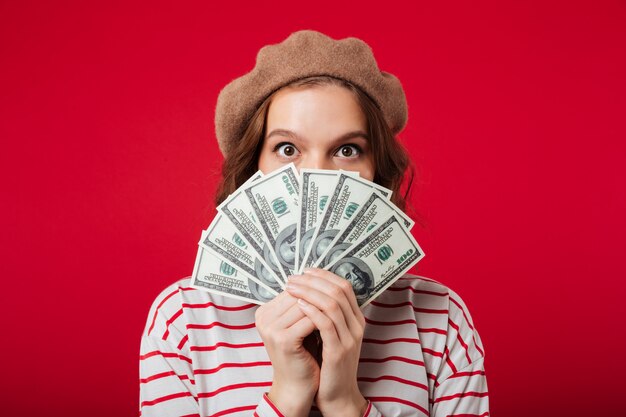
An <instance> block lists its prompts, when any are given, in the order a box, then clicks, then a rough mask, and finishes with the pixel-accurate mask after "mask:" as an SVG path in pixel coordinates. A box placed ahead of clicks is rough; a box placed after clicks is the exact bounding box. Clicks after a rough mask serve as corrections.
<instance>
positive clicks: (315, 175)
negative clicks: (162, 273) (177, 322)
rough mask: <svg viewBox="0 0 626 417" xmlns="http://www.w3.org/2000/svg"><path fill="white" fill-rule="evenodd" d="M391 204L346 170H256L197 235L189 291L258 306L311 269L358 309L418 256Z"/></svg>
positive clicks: (404, 219)
mask: <svg viewBox="0 0 626 417" xmlns="http://www.w3.org/2000/svg"><path fill="white" fill-rule="evenodd" d="M390 197H391V191H390V190H388V189H387V188H384V187H381V186H380V185H378V184H375V183H373V182H371V181H368V180H366V179H363V178H361V177H360V176H359V174H358V173H356V172H351V171H335V170H319V169H302V170H300V172H299V173H298V171H297V170H296V168H295V166H294V165H293V164H289V165H286V166H283V167H281V168H280V169H277V170H275V171H273V172H271V173H269V174H267V175H263V173H261V171H259V172H257V173H255V174H254V175H253V176H252V177H251V178H250V179H249V180H248V181H246V182H245V183H244V184H243V185H242V186H241V187H239V188H238V189H237V191H235V192H234V193H233V194H231V195H230V196H229V197H228V198H227V199H226V200H225V201H224V202H223V203H222V204H221V205H220V206H219V207H218V208H217V215H216V216H215V218H214V219H213V221H212V222H211V224H210V225H209V227H208V228H207V230H205V231H203V232H202V237H201V239H200V242H199V245H198V246H199V248H198V255H197V257H196V263H195V266H194V270H193V275H192V280H191V282H192V286H193V287H195V288H199V289H203V290H206V291H209V292H212V293H216V294H220V295H224V296H228V297H232V298H236V299H238V300H243V301H249V302H252V303H256V304H264V303H266V302H268V301H270V300H272V299H273V298H274V297H275V296H276V295H278V293H280V292H281V291H283V289H284V288H285V283H286V282H287V280H288V277H289V276H290V275H293V274H296V273H301V272H302V270H303V269H304V268H307V267H316V268H323V269H327V270H329V271H331V272H333V273H335V274H337V275H339V276H341V277H343V278H345V279H347V280H349V281H350V283H351V284H352V288H353V289H354V293H355V295H356V298H357V301H358V303H359V305H360V306H361V307H363V306H365V305H367V304H368V303H369V302H370V301H372V300H373V299H374V298H375V297H376V296H377V295H378V294H380V293H381V292H382V291H384V290H385V289H386V288H387V287H389V286H390V285H391V284H392V283H393V282H394V281H395V280H397V279H398V278H400V277H401V276H402V275H403V274H404V273H406V272H407V271H408V270H409V269H410V268H411V267H413V266H414V265H415V264H416V263H417V262H419V261H420V260H421V259H422V258H423V257H424V253H423V251H422V249H421V248H420V247H419V245H418V243H417V242H416V241H415V239H414V238H413V236H412V235H411V233H410V230H411V228H412V227H413V224H414V222H413V220H411V219H410V218H409V217H408V216H407V215H406V214H405V213H403V212H402V211H401V210H400V209H399V208H398V207H396V206H395V205H394V204H393V203H392V202H391V201H390Z"/></svg>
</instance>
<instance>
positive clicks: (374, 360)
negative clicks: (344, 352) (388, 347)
mask: <svg viewBox="0 0 626 417" xmlns="http://www.w3.org/2000/svg"><path fill="white" fill-rule="evenodd" d="M389 361H399V362H405V363H410V364H412V365H419V366H424V362H422V361H418V360H415V359H409V358H405V357H403V356H387V357H386V358H360V359H359V363H382V362H389Z"/></svg>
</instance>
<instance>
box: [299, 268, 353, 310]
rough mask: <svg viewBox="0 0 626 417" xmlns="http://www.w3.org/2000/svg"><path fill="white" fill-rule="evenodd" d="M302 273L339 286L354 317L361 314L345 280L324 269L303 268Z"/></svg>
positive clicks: (350, 288)
mask: <svg viewBox="0 0 626 417" xmlns="http://www.w3.org/2000/svg"><path fill="white" fill-rule="evenodd" d="M304 273H305V274H308V275H313V276H316V277H321V278H325V279H327V280H329V281H330V282H333V283H334V284H336V285H339V286H340V287H341V289H342V290H343V291H344V293H345V294H346V296H347V297H348V300H349V301H350V307H351V308H352V311H353V312H354V314H355V315H356V316H358V315H360V314H361V308H360V307H359V304H358V303H357V301H356V297H355V296H354V290H353V289H352V285H351V284H350V282H349V281H348V280H347V279H345V278H342V277H340V276H339V275H337V274H333V273H332V272H330V271H327V270H325V269H319V268H305V270H304Z"/></svg>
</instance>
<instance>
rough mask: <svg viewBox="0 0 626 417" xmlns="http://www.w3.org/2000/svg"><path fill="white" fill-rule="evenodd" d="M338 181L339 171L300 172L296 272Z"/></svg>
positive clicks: (306, 170)
mask: <svg viewBox="0 0 626 417" xmlns="http://www.w3.org/2000/svg"><path fill="white" fill-rule="evenodd" d="M338 179H339V171H329V170H321V169H301V170H300V219H299V221H298V224H297V227H296V264H295V270H296V271H297V270H298V267H299V265H300V262H301V261H302V257H303V256H304V254H305V253H306V252H307V250H308V249H309V245H310V244H311V239H312V238H313V234H314V233H315V230H316V227H317V224H318V222H319V219H320V218H321V217H322V213H323V212H324V207H325V206H326V203H327V202H328V198H329V196H330V194H331V193H332V192H333V190H334V188H335V185H336V184H337V180H338Z"/></svg>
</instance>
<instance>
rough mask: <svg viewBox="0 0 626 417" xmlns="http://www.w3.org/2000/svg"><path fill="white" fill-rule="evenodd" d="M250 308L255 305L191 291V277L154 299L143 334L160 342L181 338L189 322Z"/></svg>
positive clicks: (201, 291) (204, 292) (173, 285)
mask: <svg viewBox="0 0 626 417" xmlns="http://www.w3.org/2000/svg"><path fill="white" fill-rule="evenodd" d="M251 307H254V305H253V304H250V303H246V302H242V301H238V300H234V299H231V298H228V297H224V296H221V295H216V294H212V293H209V292H208V291H203V290H200V289H197V288H194V287H192V286H191V277H186V278H183V279H180V280H178V281H176V282H174V283H173V284H171V285H169V286H167V287H166V288H165V289H163V290H162V291H161V292H160V293H159V294H158V295H157V296H156V297H155V299H154V301H153V302H152V306H151V307H150V311H149V312H148V317H147V320H146V325H145V328H144V331H143V335H144V336H145V337H148V336H149V337H158V338H159V339H163V340H165V339H169V338H172V337H173V338H184V337H185V334H186V332H187V324H189V323H188V322H189V320H192V321H194V322H195V321H198V320H202V317H204V316H206V315H207V314H213V313H214V312H215V310H217V311H231V310H241V309H244V308H245V309H246V310H251ZM201 316H202V317H201Z"/></svg>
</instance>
